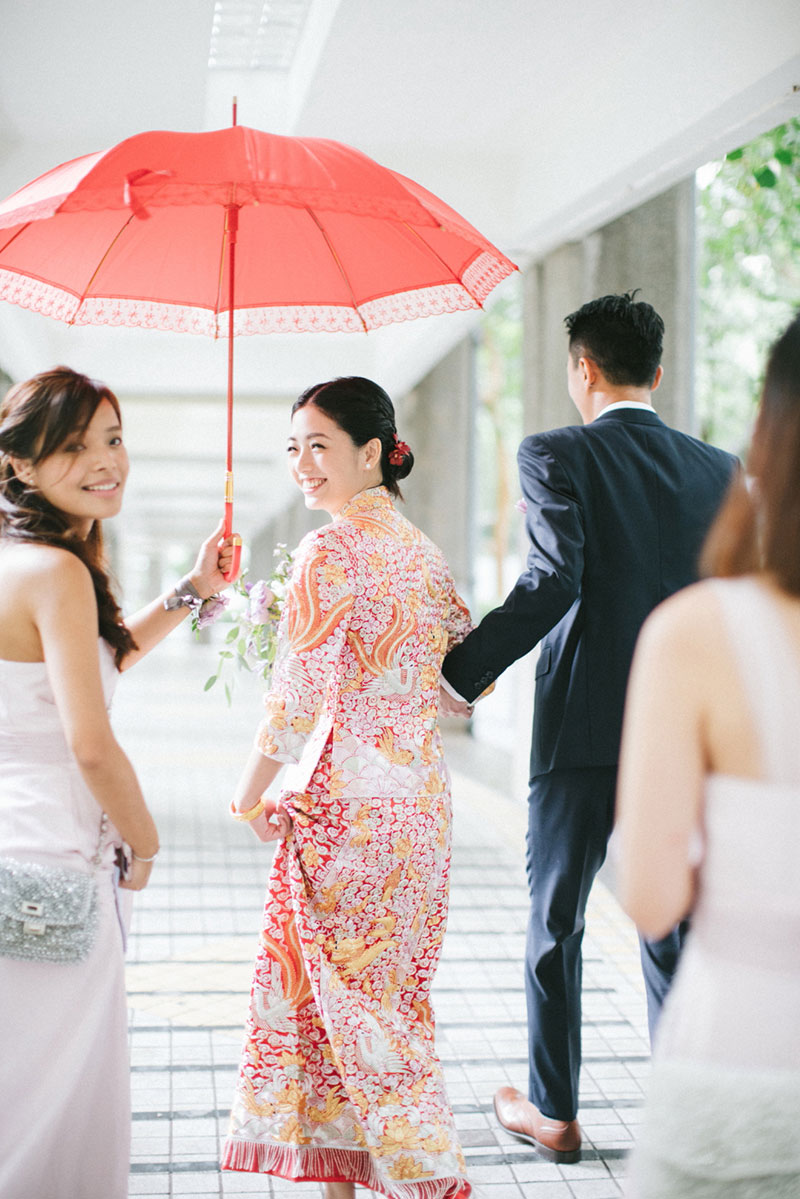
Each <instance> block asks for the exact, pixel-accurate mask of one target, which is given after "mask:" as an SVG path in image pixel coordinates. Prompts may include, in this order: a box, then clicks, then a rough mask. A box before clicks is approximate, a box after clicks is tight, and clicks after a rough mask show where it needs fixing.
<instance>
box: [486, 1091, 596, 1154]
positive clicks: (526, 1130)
mask: <svg viewBox="0 0 800 1199" xmlns="http://www.w3.org/2000/svg"><path fill="white" fill-rule="evenodd" d="M494 1111H495V1115H496V1116H497V1119H498V1120H499V1121H500V1123H501V1124H502V1126H503V1128H505V1130H506V1132H510V1133H512V1134H513V1135H514V1136H515V1137H519V1139H520V1140H521V1141H526V1142H527V1143H528V1144H529V1145H533V1147H534V1149H535V1150H536V1152H537V1153H538V1154H539V1155H540V1157H545V1158H547V1160H548V1161H549V1162H563V1163H565V1164H568V1163H569V1162H579V1161H580V1160H581V1130H580V1125H579V1124H578V1121H577V1120H551V1119H550V1118H549V1116H543V1115H542V1113H541V1112H540V1111H539V1109H538V1107H534V1105H533V1104H532V1103H531V1102H530V1100H529V1099H526V1098H525V1096H524V1095H522V1094H521V1093H520V1092H519V1091H517V1090H515V1089H514V1087H501V1088H500V1090H499V1091H497V1092H496V1093H495V1097H494Z"/></svg>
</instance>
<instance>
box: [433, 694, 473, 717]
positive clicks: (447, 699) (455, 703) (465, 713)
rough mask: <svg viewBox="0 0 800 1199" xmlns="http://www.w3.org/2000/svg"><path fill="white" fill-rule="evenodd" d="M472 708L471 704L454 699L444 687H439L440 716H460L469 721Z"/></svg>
mask: <svg viewBox="0 0 800 1199" xmlns="http://www.w3.org/2000/svg"><path fill="white" fill-rule="evenodd" d="M473 706H474V705H473V704H468V703H466V701H465V700H460V699H456V698H455V697H454V696H452V695H451V694H450V692H449V691H446V690H445V688H444V687H441V686H440V687H439V715H440V716H461V717H463V718H464V720H469V718H470V716H471V715H472V710H473Z"/></svg>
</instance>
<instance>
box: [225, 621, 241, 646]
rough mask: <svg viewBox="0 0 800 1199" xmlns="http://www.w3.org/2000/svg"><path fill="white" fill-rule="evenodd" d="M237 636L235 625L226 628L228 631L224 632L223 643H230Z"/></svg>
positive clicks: (237, 631)
mask: <svg viewBox="0 0 800 1199" xmlns="http://www.w3.org/2000/svg"><path fill="white" fill-rule="evenodd" d="M238 636H239V629H238V628H237V627H236V625H234V626H233V628H232V629H228V632H227V633H226V634H225V644H226V645H230V643H231V642H232V641H235V640H236V638H237V637H238Z"/></svg>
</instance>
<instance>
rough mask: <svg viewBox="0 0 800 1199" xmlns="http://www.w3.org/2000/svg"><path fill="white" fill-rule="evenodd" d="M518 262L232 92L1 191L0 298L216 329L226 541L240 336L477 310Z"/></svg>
mask: <svg viewBox="0 0 800 1199" xmlns="http://www.w3.org/2000/svg"><path fill="white" fill-rule="evenodd" d="M237 246H238V256H237ZM515 269H516V268H515V266H514V264H513V263H512V262H510V261H509V259H508V258H506V257H505V255H504V254H502V253H501V252H500V251H499V250H497V249H496V248H495V247H494V246H493V245H492V244H491V243H490V242H488V241H486V239H485V238H484V237H482V236H481V234H480V233H478V231H477V230H476V229H474V228H473V227H472V226H471V225H470V224H469V223H468V222H467V221H465V220H464V219H463V218H462V217H460V216H459V215H458V213H457V212H454V211H453V209H452V208H449V207H448V206H447V205H446V204H444V203H443V202H442V201H441V200H439V199H437V197H436V196H434V195H432V194H431V192H428V191H426V190H425V188H423V187H420V186H419V185H418V184H416V183H414V182H412V180H410V179H406V178H404V176H402V175H398V174H397V173H396V172H395V171H391V170H388V169H387V168H385V167H382V166H379V165H378V163H376V162H373V161H372V159H370V158H367V156H366V155H364V154H361V153H360V152H359V151H358V150H354V149H352V148H351V147H349V146H344V145H342V144H340V143H339V142H333V141H327V140H322V139H319V138H302V137H282V136H279V135H277V134H271V133H262V132H260V131H258V130H256V129H248V128H246V127H245V126H241V125H237V124H236V105H235V102H234V113H233V125H232V126H231V127H230V128H228V129H220V130H217V131H215V132H212V133H170V132H163V131H154V132H149V133H140V134H137V135H136V136H134V137H130V138H128V139H127V140H126V141H123V142H120V143H119V145H117V146H114V147H113V149H111V150H106V151H105V152H102V153H98V154H88V155H86V156H85V157H83V158H76V159H73V161H71V162H67V163H64V164H62V165H61V166H57V167H55V168H54V169H53V170H51V171H48V172H47V173H46V174H44V175H41V176H40V177H39V178H38V179H35V180H34V181H33V182H32V183H29V184H27V186H25V187H23V188H21V189H20V190H19V191H17V192H15V193H14V195H12V196H10V197H9V198H8V199H7V200H6V201H4V202H3V203H2V204H0V299H3V300H8V301H9V302H11V303H13V304H18V305H20V306H22V307H24V308H31V309H34V310H35V311H37V312H41V313H44V314H45V315H47V316H52V317H56V318H57V319H59V320H63V321H67V322H68V323H70V324H76V325H85V324H88V325H132V326H136V327H139V328H151V329H165V330H171V331H176V332H188V333H201V334H206V335H210V336H212V337H218V336H219V335H220V334H226V335H227V336H228V338H229V346H228V436H227V456H226V480H225V525H224V528H225V535H226V536H227V535H229V534H230V532H231V529H232V527H233V338H234V337H235V336H236V335H237V334H244V333H288V332H293V331H294V332H299V333H305V332H311V331H325V332H337V331H358V330H361V331H364V332H366V331H367V330H369V329H374V328H377V327H378V326H380V325H386V324H389V323H391V322H394V321H405V320H410V319H412V318H414V317H418V316H432V315H435V314H439V313H443V312H454V311H457V310H459V309H466V308H477V307H479V306H480V305H481V303H482V302H483V300H484V299H485V297H486V296H487V295H488V293H489V292H490V291H491V289H492V288H493V287H494V286H495V285H496V284H497V283H499V282H500V280H501V279H504V278H505V277H506V276H507V275H509V274H510V273H511V272H512V271H513V270H515ZM238 553H239V551H238V548H237V550H236V552H235V556H234V563H233V567H232V569H231V571H230V575H229V577H233V575H234V573H235V572H236V571H237V570H238V561H239V558H238Z"/></svg>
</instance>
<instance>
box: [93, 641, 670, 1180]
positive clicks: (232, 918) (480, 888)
mask: <svg viewBox="0 0 800 1199" xmlns="http://www.w3.org/2000/svg"><path fill="white" fill-rule="evenodd" d="M204 655H205V656H204ZM212 658H213V653H212V652H211V650H210V649H209V647H208V646H206V647H202V646H201V647H194V646H191V645H190V646H187V645H186V644H184V645H183V646H180V647H178V649H173V648H171V647H169V646H167V647H165V649H164V651H163V652H162V657H161V659H160V660H159V658H158V657H157V656H154V658H153V659H152V660H147V661H145V662H144V663H143V664H142V666H141V667H139V668H137V670H136V671H134V672H132V673H131V674H130V675H127V676H126V678H125V685H124V686H123V687H121V688H120V691H119V693H118V698H117V701H116V703H115V721H116V727H117V730H118V733H119V736H120V740H121V742H122V744H123V746H124V747H125V749H126V750H127V752H128V753H129V755H130V756H131V758H132V760H133V761H134V764H135V766H136V768H137V771H138V773H139V777H140V779H141V781H142V784H143V787H144V790H145V794H146V795H147V797H148V801H149V803H150V804H151V807H152V809H153V811H154V814H155V816H156V819H157V821H158V824H159V829H160V833H161V838H162V844H163V846H164V849H163V852H162V854H161V856H160V858H159V862H158V864H157V868H156V871H155V873H154V876H153V881H152V885H151V887H150V888H148V890H146V891H145V892H143V893H142V894H141V895H139V896H137V897H136V900H137V910H136V914H135V919H134V924H133V932H132V937H131V944H130V952H129V955H128V961H129V963H130V965H131V967H132V968H136V969H153V970H161V969H162V968H163V974H162V975H160V976H159V978H160V979H161V981H160V982H159V981H158V980H157V981H156V982H155V983H153V984H152V988H151V989H150V990H149V991H147V993H145V987H144V985H142V987H141V988H140V989H139V990H138V991H137V990H136V989H135V988H134V989H133V990H132V991H131V1003H132V1005H133V1006H132V1007H131V1011H130V1044H131V1055H132V1064H133V1066H134V1072H133V1075H132V1096H133V1105H134V1116H135V1119H134V1154H135V1157H134V1161H133V1169H132V1173H131V1181H130V1194H131V1196H136V1195H154V1196H169V1197H170V1199H172V1197H174V1196H181V1197H185V1199H190V1197H191V1196H193V1195H195V1196H203V1197H204V1199H206V1197H207V1196H209V1195H218V1196H223V1197H224V1196H226V1195H247V1194H252V1195H259V1196H261V1197H262V1199H266V1197H268V1196H269V1197H272V1199H289V1196H293V1197H294V1199H302V1197H303V1196H305V1195H306V1194H307V1195H314V1196H315V1199H317V1197H318V1196H319V1193H320V1189H319V1186H318V1185H317V1184H305V1185H304V1184H292V1183H288V1182H285V1181H283V1180H281V1179H270V1178H268V1177H266V1176H253V1175H248V1174H233V1173H225V1174H220V1173H219V1172H218V1171H217V1167H216V1161H217V1152H218V1145H219V1142H220V1138H221V1137H222V1136H224V1135H225V1131H226V1128H227V1120H228V1103H229V1101H230V1097H231V1094H232V1091H233V1085H234V1079H235V1072H236V1068H237V1064H238V1060H239V1053H240V1049H241V1040H242V1033H241V1023H240V1021H241V1020H242V1019H243V1016H244V1011H245V1009H246V1004H247V994H246V991H247V986H248V985H249V984H247V983H244V984H242V986H241V988H240V991H241V993H240V994H239V993H237V991H233V992H232V991H231V989H230V984H226V986H227V989H226V988H225V987H222V988H220V989H215V987H209V988H207V989H205V990H204V989H203V988H202V986H200V985H199V984H193V985H198V987H199V989H198V990H196V991H194V992H192V991H188V990H182V989H181V987H177V989H176V985H175V984H174V983H169V982H168V977H169V976H168V974H167V971H168V970H171V969H174V970H176V971H178V970H184V971H186V970H192V969H197V970H200V969H203V968H207V969H214V968H215V963H218V962H224V963H231V964H233V963H237V962H238V963H239V966H238V967H237V969H239V970H241V971H242V972H243V973H242V977H243V978H245V979H246V978H247V976H248V974H249V968H250V964H251V963H252V960H253V957H254V954H255V951H256V946H257V938H258V930H259V925H260V916H261V909H262V906H263V900H264V887H265V882H266V876H267V873H268V870H269V862H270V859H271V852H270V851H269V850H267V849H265V847H264V846H261V845H259V844H258V843H257V842H256V841H255V840H254V839H253V842H252V844H250V842H249V841H247V840H242V837H241V832H242V830H241V829H240V828H239V827H238V826H237V825H235V824H234V823H233V822H232V821H230V820H229V819H228V817H227V815H226V807H227V802H228V798H227V797H228V795H229V793H230V791H231V789H232V786H233V783H234V781H235V778H236V776H237V774H238V770H239V768H240V765H241V763H242V762H243V761H244V760H245V758H246V756H247V753H248V752H249V747H250V743H251V738H252V732H253V728H254V727H255V724H256V722H257V720H258V718H259V712H258V707H257V705H255V706H254V705H252V704H250V703H244V702H239V700H237V699H235V700H234V710H232V711H231V712H228V711H227V710H226V709H225V706H224V703H221V701H220V698H219V697H217V696H214V695H213V694H212V695H210V696H206V695H204V694H203V692H202V682H203V680H204V679H205V677H207V674H208V665H209V662H210V661H211V659H212ZM451 750H453V752H450V754H449V756H450V765H451V769H453V774H454V781H455V786H454V795H455V809H456V819H455V829H454V850H453V870H452V891H451V910H450V921H449V927H448V933H447V938H446V941H445V947H444V953H443V958H442V963H441V967H440V970H439V972H438V975H437V979H436V983H435V985H434V989H433V1000H434V1008H435V1011H436V1016H437V1030H438V1038H439V1047H440V1052H441V1055H442V1059H443V1065H444V1070H445V1075H446V1078H447V1082H448V1091H449V1095H450V1100H451V1102H452V1103H453V1105H454V1107H455V1111H456V1122H457V1125H458V1127H459V1129H460V1130H462V1132H463V1139H464V1148H465V1153H466V1156H467V1161H468V1164H469V1169H470V1174H471V1176H472V1177H473V1178H474V1180H475V1182H476V1184H477V1185H478V1187H479V1195H480V1199H551V1197H552V1199H560V1197H562V1196H563V1197H564V1199H606V1197H607V1196H608V1197H609V1199H610V1196H612V1195H613V1196H615V1195H618V1194H619V1193H620V1190H619V1179H620V1178H621V1177H622V1176H623V1174H624V1170H625V1155H626V1153H627V1151H628V1149H629V1148H630V1145H631V1143H632V1137H633V1134H634V1131H635V1129H636V1126H637V1125H638V1122H639V1120H640V1114H641V1102H642V1093H641V1084H642V1082H643V1081H644V1080H645V1078H646V1076H647V1073H648V1071H649V1064H648V1060H647V1059H648V1044H647V1027H646V1013H645V1007H644V999H643V994H642V988H641V984H640V982H639V978H638V973H637V962H638V948H637V946H636V942H635V938H633V937H632V934H631V930H630V927H629V925H627V922H626V921H625V919H624V917H622V916H621V914H620V912H619V909H618V908H617V907H616V905H615V903H614V901H613V899H612V898H611V897H610V896H609V894H608V893H607V892H606V891H605V890H604V888H602V887H599V888H596V891H595V893H593V897H592V901H591V903H590V911H589V915H588V919H587V931H586V936H585V942H584V947H585V972H584V981H585V995H584V1021H585V1027H584V1054H585V1068H584V1071H583V1074H582V1079H581V1095H580V1098H581V1111H580V1112H579V1118H580V1120H581V1123H582V1126H583V1128H584V1130H585V1133H586V1137H587V1149H588V1153H587V1155H586V1158H585V1160H584V1161H583V1162H582V1163H579V1164H578V1165H575V1166H572V1167H557V1166H554V1165H552V1164H551V1163H547V1162H544V1161H542V1160H540V1159H538V1158H537V1157H536V1155H535V1154H534V1153H533V1151H532V1150H531V1149H529V1148H528V1147H526V1146H523V1145H521V1144H520V1143H519V1142H518V1141H516V1140H514V1138H512V1137H510V1136H508V1134H506V1133H505V1132H504V1131H503V1130H502V1129H499V1128H498V1127H497V1125H496V1122H495V1118H494V1114H493V1112H492V1097H493V1093H494V1090H495V1089H496V1088H497V1087H498V1086H501V1085H504V1084H507V1083H511V1084H512V1085H514V1086H517V1087H520V1088H521V1089H524V1087H525V1079H526V1074H527V1066H526V1061H525V1055H526V1040H527V1028H526V1015H525V996H524V990H523V981H522V979H523V974H522V955H523V949H524V935H525V928H526V923H527V907H528V905H527V894H526V883H525V873H524V863H523V860H522V858H523V849H522V845H523V839H522V836H519V835H518V832H519V829H520V828H521V827H522V826H523V825H524V811H523V809H522V807H519V808H515V807H514V804H513V801H512V800H509V799H508V798H506V797H497V801H498V802H499V803H502V804H503V805H504V811H508V812H509V813H511V817H512V819H511V820H510V823H509V828H508V830H506V831H498V830H497V829H489V830H487V827H486V821H485V804H486V794H487V793H486V792H485V790H484V789H482V788H480V787H478V786H477V785H476V784H475V783H474V781H472V780H470V779H468V778H467V777H466V776H465V775H463V776H461V775H459V774H458V743H457V742H456V743H455V745H454V746H451ZM512 826H513V827H512ZM504 838H505V839H504ZM595 929H596V930H597V931H596V933H595ZM626 937H627V939H628V945H629V956H628V958H626V957H625V953H624V952H621V950H620V946H622V947H623V950H624V946H625V944H626ZM604 946H613V952H611V951H609V952H608V953H605V952H604ZM132 977H133V976H132ZM174 977H176V978H177V977H178V975H177V974H175V976H174ZM181 977H187V976H186V975H185V974H184V975H182V976H181ZM226 995H227V996H228V998H227V999H226V998H225V996H226ZM220 1002H222V1003H224V1004H225V1005H226V1006H225V1007H224V1010H223V1008H222V1007H220V1006H219V1003H220ZM215 1005H217V1006H215ZM199 1009H202V1011H199ZM136 1117H142V1118H141V1119H137V1118H136ZM358 1196H359V1199H362V1197H363V1199H369V1193H368V1192H364V1191H362V1190H361V1189H359V1192H358Z"/></svg>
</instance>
